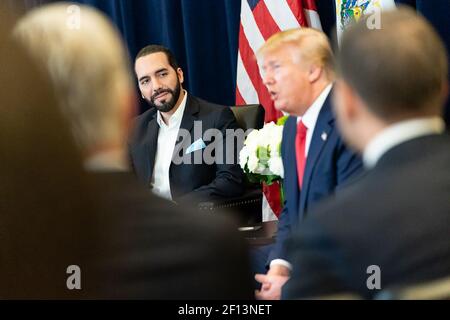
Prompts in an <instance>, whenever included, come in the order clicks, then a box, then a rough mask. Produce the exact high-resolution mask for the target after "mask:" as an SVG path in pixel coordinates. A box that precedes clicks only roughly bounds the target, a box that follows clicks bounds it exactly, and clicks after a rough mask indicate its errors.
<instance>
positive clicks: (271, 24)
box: [253, 1, 281, 40]
mask: <svg viewBox="0 0 450 320" xmlns="http://www.w3.org/2000/svg"><path fill="white" fill-rule="evenodd" d="M253 16H254V17H255V21H256V23H257V24H258V27H259V30H260V31H261V34H262V36H263V37H264V40H267V39H268V38H269V37H270V36H271V35H273V34H275V33H277V32H280V31H281V30H280V28H279V27H278V24H277V23H276V22H275V20H274V19H273V15H271V14H270V12H269V9H268V8H267V6H266V3H265V2H264V1H260V2H259V3H258V5H257V6H256V7H255V9H254V10H253Z"/></svg>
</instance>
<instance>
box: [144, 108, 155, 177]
mask: <svg viewBox="0 0 450 320" xmlns="http://www.w3.org/2000/svg"><path fill="white" fill-rule="evenodd" d="M147 128H148V129H147V134H146V136H145V141H144V143H143V145H144V148H143V152H144V153H145V156H144V157H142V159H148V161H145V163H144V164H143V165H144V167H145V172H147V174H146V177H147V181H148V182H150V181H151V178H152V175H153V168H154V167H155V158H156V150H157V148H158V133H159V125H158V123H157V121H156V113H155V114H154V116H153V118H152V119H151V120H150V121H149V123H148V127H147Z"/></svg>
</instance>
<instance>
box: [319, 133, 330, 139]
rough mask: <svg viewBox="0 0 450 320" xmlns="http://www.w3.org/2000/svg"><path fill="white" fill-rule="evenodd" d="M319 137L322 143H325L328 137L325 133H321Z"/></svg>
mask: <svg viewBox="0 0 450 320" xmlns="http://www.w3.org/2000/svg"><path fill="white" fill-rule="evenodd" d="M320 137H321V138H322V140H323V141H327V138H328V135H327V133H326V132H323V133H322V135H321V136H320Z"/></svg>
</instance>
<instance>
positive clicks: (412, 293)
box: [375, 276, 450, 300]
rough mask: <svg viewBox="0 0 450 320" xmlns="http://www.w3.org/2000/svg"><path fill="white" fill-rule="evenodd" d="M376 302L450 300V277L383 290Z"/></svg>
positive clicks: (377, 296) (376, 297)
mask: <svg viewBox="0 0 450 320" xmlns="http://www.w3.org/2000/svg"><path fill="white" fill-rule="evenodd" d="M375 299H376V300H450V276H449V277H447V278H443V279H437V280H433V281H428V282H423V283H420V284H414V285H408V286H398V287H395V288H387V289H385V290H382V291H381V292H380V293H378V294H377V295H376V296H375Z"/></svg>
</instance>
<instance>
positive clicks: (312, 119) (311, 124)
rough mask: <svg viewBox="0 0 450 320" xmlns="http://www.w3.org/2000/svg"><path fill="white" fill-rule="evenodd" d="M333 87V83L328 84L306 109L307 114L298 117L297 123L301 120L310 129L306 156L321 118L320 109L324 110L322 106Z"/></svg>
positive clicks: (307, 135) (306, 143) (307, 136)
mask: <svg viewBox="0 0 450 320" xmlns="http://www.w3.org/2000/svg"><path fill="white" fill-rule="evenodd" d="M332 87H333V84H331V83H330V84H329V85H328V86H326V87H325V89H323V91H322V92H321V93H320V95H319V96H318V97H317V98H316V100H315V101H314V102H313V104H312V105H311V106H310V107H309V108H308V109H307V110H306V112H305V114H304V115H303V116H301V117H297V123H299V122H300V120H301V121H302V122H303V124H304V125H305V127H306V128H307V129H308V130H307V131H306V141H305V157H307V156H308V151H309V146H310V144H311V140H312V136H313V133H314V128H315V127H316V123H317V118H319V113H320V110H322V106H323V104H324V103H325V100H327V97H328V95H329V94H330V91H331V88H332Z"/></svg>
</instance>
